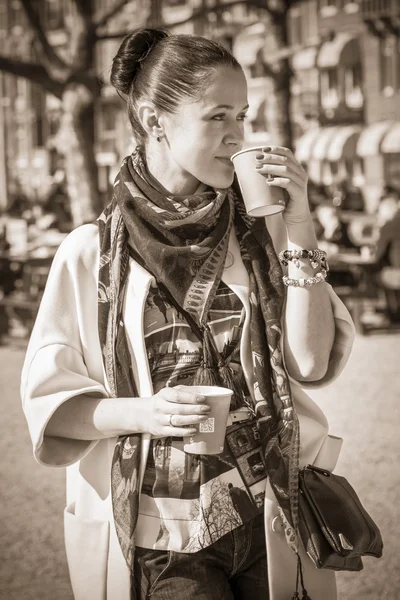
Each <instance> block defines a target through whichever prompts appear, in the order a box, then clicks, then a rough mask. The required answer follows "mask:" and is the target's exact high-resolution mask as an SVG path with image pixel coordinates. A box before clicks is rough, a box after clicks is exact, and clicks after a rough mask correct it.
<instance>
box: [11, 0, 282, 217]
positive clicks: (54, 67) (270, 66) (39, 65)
mask: <svg viewBox="0 0 400 600" xmlns="http://www.w3.org/2000/svg"><path fill="white" fill-rule="evenodd" d="M20 2H21V5H22V7H23V10H24V13H25V15H26V18H27V21H28V25H29V27H30V29H31V31H32V32H33V34H34V37H35V41H36V50H37V55H38V58H39V61H38V62H30V61H24V60H22V59H15V58H11V57H7V56H0V70H2V71H5V72H7V73H10V74H12V75H16V76H19V77H24V78H26V79H28V80H29V81H31V82H33V83H35V84H38V85H40V86H41V87H42V89H44V90H45V91H46V92H48V93H50V94H53V95H54V96H56V97H57V98H59V99H60V100H61V105H62V116H61V121H60V129H59V133H58V135H57V136H56V139H55V141H56V149H57V150H58V151H59V152H60V154H63V155H64V157H65V171H66V179H67V191H68V195H69V199H70V203H71V213H72V217H73V223H74V226H78V225H80V224H82V223H85V222H90V221H92V220H93V219H94V218H95V217H96V216H97V215H98V214H99V212H100V211H101V209H102V205H101V200H100V194H99V192H98V187H97V165H96V161H95V156H94V147H93V142H94V108H95V103H96V101H97V99H98V98H99V96H100V91H101V87H102V85H103V83H104V82H103V81H102V80H101V79H100V78H99V77H98V75H97V74H96V72H95V62H94V53H95V46H96V43H97V42H98V41H99V40H102V39H112V38H114V39H115V38H119V39H122V37H123V36H124V35H126V34H127V33H128V32H127V31H118V32H114V33H109V32H108V31H107V25H108V24H109V23H110V22H111V21H112V19H113V18H115V16H116V15H118V14H119V13H120V11H121V10H123V8H124V6H126V4H127V2H126V0H115V2H114V5H113V6H112V7H111V8H108V9H107V10H105V11H104V12H102V13H101V14H94V12H93V10H92V8H91V5H92V3H91V2H89V1H87V0H73V4H74V8H75V16H74V18H73V20H71V22H70V23H69V24H67V27H68V34H69V39H70V42H69V49H68V57H67V58H66V57H64V56H62V55H61V54H60V53H59V52H58V51H57V50H56V48H54V47H53V46H52V45H51V44H50V43H49V40H48V37H47V36H46V32H45V29H44V26H43V23H42V21H41V18H40V14H39V11H38V10H37V8H36V7H37V3H34V2H32V0H20ZM131 2H132V3H136V5H137V6H138V7H139V6H140V7H141V10H142V18H141V19H140V21H141V22H139V21H137V22H136V23H135V27H139V26H142V25H144V24H146V23H147V24H149V25H152V26H155V25H162V23H161V22H160V15H161V4H162V0H147V14H144V15H143V0H142V1H140V0H131ZM292 3H293V1H292V0H235V1H232V2H225V3H222V2H220V1H219V0H218V1H217V2H216V5H215V6H214V7H212V8H210V7H208V6H207V3H206V2H203V3H202V5H201V6H200V7H199V8H198V9H195V10H194V12H193V14H192V15H191V16H190V17H189V18H188V19H185V20H183V21H180V22H177V23H174V24H169V27H170V28H171V29H173V28H174V27H175V26H178V25H182V24H184V23H186V22H188V21H196V20H197V21H199V20H207V19H209V18H210V14H211V13H214V14H217V16H219V19H218V22H221V15H222V14H223V12H225V11H228V10H229V9H230V8H231V7H233V6H236V5H238V4H247V5H248V6H252V7H254V8H257V9H260V10H262V11H264V12H265V14H266V16H267V18H268V21H269V28H270V35H271V36H272V37H271V39H272V40H273V42H274V43H273V45H274V47H275V50H276V51H277V53H278V59H277V60H274V62H273V63H272V62H271V63H268V62H265V73H266V75H267V76H268V77H269V78H270V80H271V82H272V90H273V94H272V97H273V100H272V101H271V102H269V104H268V112H267V118H268V127H269V131H270V132H271V134H272V135H273V138H274V139H276V140H277V142H279V143H282V144H284V145H288V146H290V145H291V141H292V135H291V127H290V118H289V105H290V76H291V72H290V68H289V63H288V57H287V55H286V56H285V55H282V56H279V52H280V51H281V50H282V49H284V48H286V46H287V24H286V21H287V19H286V15H287V10H288V8H289V6H290V5H291V4H292ZM144 13H146V11H144Z"/></svg>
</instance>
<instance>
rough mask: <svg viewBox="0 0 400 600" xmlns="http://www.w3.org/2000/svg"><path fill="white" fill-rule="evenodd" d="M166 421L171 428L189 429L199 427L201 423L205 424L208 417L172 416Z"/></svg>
mask: <svg viewBox="0 0 400 600" xmlns="http://www.w3.org/2000/svg"><path fill="white" fill-rule="evenodd" d="M170 417H171V418H169V416H168V417H167V419H166V423H165V424H166V425H168V426H170V427H174V428H176V427H189V426H193V425H198V424H199V423H204V421H207V419H208V416H205V415H177V414H174V415H170Z"/></svg>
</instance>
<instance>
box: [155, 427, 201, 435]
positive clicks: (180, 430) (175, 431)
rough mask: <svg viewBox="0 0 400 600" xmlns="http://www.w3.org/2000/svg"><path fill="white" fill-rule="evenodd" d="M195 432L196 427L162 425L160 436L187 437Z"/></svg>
mask: <svg viewBox="0 0 400 600" xmlns="http://www.w3.org/2000/svg"><path fill="white" fill-rule="evenodd" d="M196 433H197V429H196V428H195V427H187V428H185V427H164V431H163V435H162V437H187V436H189V435H195V434H196Z"/></svg>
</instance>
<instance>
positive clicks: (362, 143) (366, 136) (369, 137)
mask: <svg viewBox="0 0 400 600" xmlns="http://www.w3.org/2000/svg"><path fill="white" fill-rule="evenodd" d="M394 125H395V121H378V122H377V123H372V125H368V126H367V127H365V128H364V129H363V131H362V132H361V135H360V137H359V139H358V143H357V149H356V151H357V154H358V156H361V157H362V158H364V157H365V156H376V155H377V154H380V151H381V143H382V140H383V138H384V137H385V135H386V134H387V133H388V131H389V130H390V129H392V128H393V127H394Z"/></svg>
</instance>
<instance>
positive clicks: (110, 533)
mask: <svg viewBox="0 0 400 600" xmlns="http://www.w3.org/2000/svg"><path fill="white" fill-rule="evenodd" d="M111 80H112V83H113V85H114V86H115V88H116V89H117V91H118V93H119V94H120V95H122V96H123V97H124V98H125V99H126V101H127V105H128V114H129V118H130V121H131V124H132V127H133V131H134V135H135V138H136V140H137V141H138V148H137V149H136V150H135V152H134V153H133V155H132V156H131V157H127V158H126V159H125V160H124V161H123V164H122V167H121V170H120V172H119V174H118V176H117V178H116V181H115V187H114V190H115V191H114V197H113V199H112V202H111V204H110V206H109V207H107V208H106V209H105V211H104V212H103V214H102V215H101V216H100V218H99V220H98V222H97V224H88V225H84V226H82V227H79V228H78V229H77V230H75V231H74V232H72V233H71V234H70V235H69V236H68V238H67V240H66V241H65V242H64V243H63V244H62V245H61V247H60V249H59V251H58V253H57V256H56V258H55V260H54V263H53V266H52V270H51V274H50V276H49V280H48V284H47V289H46V292H45V294H44V297H43V301H42V305H41V308H40V312H39V315H38V317H37V321H36V324H35V328H34V330H33V333H32V337H31V340H30V345H29V349H28V352H27V357H26V361H25V366H24V372H23V378H22V379H23V381H22V396H23V401H24V407H25V414H26V417H27V420H28V423H29V426H30V432H31V436H32V440H33V444H34V453H35V456H36V459H37V460H38V461H39V462H41V463H42V464H47V465H51V466H68V469H67V492H68V494H67V495H68V506H67V508H66V511H65V536H66V548H67V556H68V563H69V568H70V574H71V581H72V586H73V589H74V594H75V598H78V599H79V598H82V599H83V598H85V600H87V599H88V598H96V599H97V598H104V597H107V598H110V599H115V598H118V599H125V598H126V599H127V598H129V597H131V598H133V597H138V598H147V597H150V596H151V597H152V598H155V599H156V598H157V599H158V598H159V599H161V598H162V599H164V598H165V599H166V598H171V597H173V596H174V595H177V594H179V597H181V598H185V599H186V598H187V599H189V598H193V597H196V598H200V599H203V598H204V599H205V598H207V599H210V600H212V599H213V598H215V599H216V600H217V599H218V600H219V599H220V598H248V597H249V596H253V597H254V598H255V599H256V598H257V599H261V598H267V597H271V598H278V599H279V598H286V597H287V596H288V594H289V593H293V591H294V588H295V581H296V556H295V554H294V552H292V549H290V548H289V546H288V544H287V543H286V542H285V539H284V538H285V536H284V535H282V534H280V533H279V532H278V529H279V522H278V520H277V519H278V517H277V515H278V510H279V511H280V515H281V518H282V519H283V523H284V524H285V526H288V525H290V524H293V523H295V520H296V518H297V516H296V514H297V512H296V498H297V496H296V493H297V484H296V480H297V464H298V462H299V457H298V452H299V450H301V455H300V463H303V464H304V462H312V461H313V460H314V458H315V457H316V456H317V454H318V452H319V451H320V449H321V448H322V446H323V444H324V443H325V441H326V439H327V423H326V421H325V419H324V416H323V414H322V413H321V411H319V409H318V408H317V407H316V406H315V405H314V404H313V403H312V401H311V400H310V399H309V398H308V397H307V396H306V395H305V394H304V393H303V392H302V390H301V389H300V386H299V384H298V383H297V382H299V381H301V385H302V386H303V387H304V386H308V387H313V386H318V385H324V384H326V383H327V382H329V381H331V380H332V379H333V378H334V377H335V376H337V374H338V373H339V371H340V370H341V369H342V367H343V366H344V364H345V362H346V360H347V357H348V354H349V351H350V347H351V342H352V326H351V321H350V318H349V315H348V313H347V312H346V310H345V308H344V307H343V305H342V304H341V303H340V302H339V300H338V299H337V298H336V296H335V295H334V294H333V292H332V290H331V289H330V287H329V286H328V285H327V284H326V283H325V282H324V275H325V274H326V273H324V274H321V273H320V275H319V276H318V277H317V276H316V277H315V278H312V276H314V275H315V274H316V273H317V272H320V271H322V270H323V269H321V264H320V262H321V261H317V262H318V264H317V262H316V261H315V259H314V261H311V262H310V261H309V260H301V261H297V260H294V261H290V262H289V269H288V276H287V275H286V276H285V277H284V278H283V277H282V270H281V267H280V265H279V261H278V258H277V255H276V252H275V249H274V248H273V245H272V243H271V238H270V235H269V234H268V231H267V229H266V227H265V220H264V219H258V220H253V219H249V218H248V217H247V216H246V215H245V212H244V209H243V203H242V200H241V197H240V190H239V189H238V186H237V184H236V182H234V171H233V167H232V163H231V161H230V160H229V157H230V156H231V155H232V154H234V153H235V152H236V151H238V150H239V149H240V148H241V146H242V144H243V137H244V132H243V129H244V127H243V121H244V119H245V115H246V109H247V104H248V101H247V92H246V80H245V77H244V74H243V71H242V69H241V67H240V65H239V64H238V62H237V61H236V59H235V58H234V57H233V56H232V55H231V54H230V53H229V52H228V51H227V50H225V49H224V48H223V47H221V46H220V45H218V44H216V43H214V42H211V41H209V40H206V39H203V38H200V37H194V36H186V35H168V34H167V33H166V32H164V31H161V30H154V29H145V30H139V31H136V32H134V33H132V34H131V35H129V36H128V37H127V38H126V39H125V40H124V42H123V43H122V45H121V47H120V49H119V51H118V53H117V55H116V57H115V59H114V62H113V68H112V75H111ZM255 168H256V169H258V170H259V172H260V173H262V174H263V175H265V176H266V177H267V175H268V174H269V175H272V176H273V178H274V179H273V181H272V182H270V183H269V185H277V186H280V187H283V188H285V189H286V191H287V193H288V202H287V206H286V209H285V211H284V215H283V220H282V219H281V218H272V219H269V220H268V222H269V226H270V229H271V232H272V233H273V235H274V238H275V245H276V249H277V250H280V249H288V250H291V251H294V250H296V249H300V248H307V249H315V248H316V239H315V234H314V230H313V227H312V219H311V216H310V213H309V209H308V201H307V177H306V174H305V173H304V171H303V170H302V168H301V167H300V165H299V164H298V163H297V161H296V160H295V158H294V157H293V154H292V153H291V151H290V150H288V149H287V148H282V147H278V146H275V147H272V148H269V149H268V151H267V149H265V152H263V153H260V155H259V156H258V159H257V161H256V164H255ZM232 184H234V185H233V186H232ZM279 244H280V245H279ZM287 256H288V255H287V254H286V257H287ZM284 262H285V261H284ZM322 262H323V261H322ZM313 265H314V266H313ZM299 278H300V279H302V282H301V283H302V285H301V287H299V286H298V285H297V284H298V281H297V280H298V279H299ZM311 278H312V279H311ZM284 283H286V287H285V286H284ZM311 284H315V285H311ZM286 288H287V294H286V295H285V294H284V290H285V289H286ZM284 301H286V302H285V310H284V313H282V310H283V305H284ZM96 307H97V308H96ZM281 313H282V324H283V327H284V335H281V333H282V326H281ZM281 349H283V354H284V359H285V360H284V361H283V358H282V352H281ZM252 363H253V364H252ZM199 381H200V382H201V381H202V382H204V381H209V382H216V383H217V384H219V385H224V384H225V385H226V384H227V383H229V384H230V386H232V387H233V389H234V395H233V402H232V405H231V415H230V420H229V421H228V426H227V435H226V444H225V447H224V451H223V453H222V454H221V455H216V456H201V457H199V458H198V457H196V456H194V455H189V454H185V453H184V452H183V439H184V438H185V437H187V436H189V435H191V434H193V432H194V431H195V426H196V425H197V424H199V423H201V422H202V421H204V420H206V419H207V411H208V406H207V403H206V402H205V399H204V398H203V397H201V396H197V395H196V394H193V393H189V392H187V391H183V390H181V389H180V388H179V385H176V384H177V383H179V384H181V383H185V384H189V385H192V384H193V383H195V382H199ZM294 407H295V409H296V410H294ZM296 411H297V414H298V416H296ZM299 421H300V427H301V428H302V432H301V433H303V430H304V432H305V433H306V434H307V435H306V437H304V440H303V438H302V442H301V447H300V449H299V435H298V434H299ZM235 440H237V443H236V442H235ZM289 478H291V479H290V481H289ZM139 500H140V502H139ZM277 501H278V502H277ZM272 521H273V527H274V530H275V531H276V533H274V532H273V531H272V528H271V523H272ZM271 536H272V537H271ZM273 538H276V539H273ZM290 538H291V536H290V535H289V537H288V539H289V542H290V543H291V546H292V547H294V549H296V541H295V538H294V541H293V539H292V540H291V541H290ZM266 546H267V550H266ZM297 550H298V551H299V553H300V555H301V556H302V560H303V565H304V569H305V574H306V576H308V575H310V582H309V583H307V585H309V587H310V590H311V592H312V591H313V590H321V589H324V598H334V597H335V586H334V579H333V576H331V575H330V574H328V575H327V576H326V575H325V574H324V575H321V574H316V573H314V571H315V569H313V567H312V566H310V564H307V557H306V555H305V553H304V551H303V550H302V549H301V548H300V547H298V548H297ZM267 555H268V575H267V564H266V562H267V558H266V557H267ZM308 562H309V561H308ZM277 565H279V568H278V569H277V568H276V566H277ZM291 572H292V573H291ZM290 573H291V575H290ZM327 578H328V581H327ZM311 580H313V581H311ZM306 581H307V580H306ZM326 586H327V587H326ZM327 589H328V591H327ZM329 590H330V591H329Z"/></svg>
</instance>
